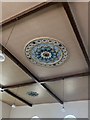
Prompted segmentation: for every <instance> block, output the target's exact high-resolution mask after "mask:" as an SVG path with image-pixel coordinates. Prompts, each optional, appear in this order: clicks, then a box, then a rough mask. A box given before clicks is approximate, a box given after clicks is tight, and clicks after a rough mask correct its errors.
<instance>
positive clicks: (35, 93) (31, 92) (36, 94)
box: [27, 91, 39, 97]
mask: <svg viewBox="0 0 90 120" xmlns="http://www.w3.org/2000/svg"><path fill="white" fill-rule="evenodd" d="M27 94H28V95H29V96H32V97H36V96H38V95H39V93H37V92H34V91H30V92H27Z"/></svg>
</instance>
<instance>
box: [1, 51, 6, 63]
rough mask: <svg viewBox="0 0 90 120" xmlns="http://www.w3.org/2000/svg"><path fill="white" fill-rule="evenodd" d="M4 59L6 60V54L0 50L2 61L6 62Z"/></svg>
mask: <svg viewBox="0 0 90 120" xmlns="http://www.w3.org/2000/svg"><path fill="white" fill-rule="evenodd" d="M4 61H5V55H4V54H3V53H2V51H1V50H0V62H4Z"/></svg>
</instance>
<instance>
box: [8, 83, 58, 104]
mask: <svg viewBox="0 0 90 120" xmlns="http://www.w3.org/2000/svg"><path fill="white" fill-rule="evenodd" d="M10 91H12V92H13V93H16V94H17V95H18V96H20V97H22V98H23V99H25V100H26V101H28V102H30V103H32V104H43V103H55V102H57V101H56V100H55V98H53V97H52V96H51V95H50V94H49V93H48V92H47V90H45V89H44V88H43V87H42V86H41V85H38V84H33V85H30V86H26V87H19V88H14V89H10ZM31 92H37V93H38V95H37V96H34V95H28V94H29V93H31Z"/></svg>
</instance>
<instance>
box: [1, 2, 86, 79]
mask: <svg viewBox="0 0 90 120" xmlns="http://www.w3.org/2000/svg"><path fill="white" fill-rule="evenodd" d="M10 27H11V26H8V27H7V28H5V29H4V30H3V41H2V42H3V45H5V43H6V41H7V37H8V35H9V31H10V29H11V28H10ZM38 37H50V38H55V39H57V40H59V41H60V42H61V43H63V44H64V45H65V46H66V48H67V50H68V52H69V57H68V59H67V61H66V62H65V63H64V64H62V65H61V66H59V67H53V68H46V67H41V66H38V65H36V64H32V63H31V62H30V61H29V60H28V59H27V58H26V56H25V51H24V48H25V45H26V44H27V43H28V42H29V41H31V40H32V39H34V38H38ZM6 47H7V48H8V49H9V50H10V51H12V54H14V55H15V56H16V57H17V58H18V59H19V60H20V61H21V62H22V63H23V64H24V65H25V66H26V67H27V68H28V69H29V70H31V71H32V72H34V73H35V75H36V76H38V77H40V78H43V79H44V78H49V77H55V76H60V75H63V74H69V73H75V72H80V71H86V70H87V65H86V62H85V59H84V56H83V54H82V51H81V49H80V47H79V44H78V42H77V40H76V37H75V35H74V32H73V30H72V28H71V25H70V23H69V20H68V18H67V16H66V13H65V11H64V9H63V7H62V5H61V4H58V5H52V6H51V7H48V8H45V9H43V10H41V11H39V12H37V13H34V14H33V15H30V16H28V17H26V18H23V19H22V20H19V21H17V23H16V26H15V28H14V30H13V33H12V35H11V37H10V40H9V41H8V44H7V46H6Z"/></svg>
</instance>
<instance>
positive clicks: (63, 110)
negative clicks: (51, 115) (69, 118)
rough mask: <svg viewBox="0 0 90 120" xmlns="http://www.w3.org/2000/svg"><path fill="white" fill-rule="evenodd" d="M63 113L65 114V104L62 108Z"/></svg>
mask: <svg viewBox="0 0 90 120" xmlns="http://www.w3.org/2000/svg"><path fill="white" fill-rule="evenodd" d="M61 111H62V112H65V107H64V104H63V106H62V109H61Z"/></svg>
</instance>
